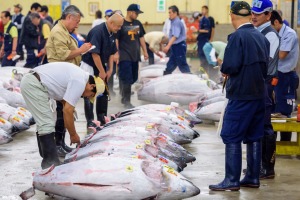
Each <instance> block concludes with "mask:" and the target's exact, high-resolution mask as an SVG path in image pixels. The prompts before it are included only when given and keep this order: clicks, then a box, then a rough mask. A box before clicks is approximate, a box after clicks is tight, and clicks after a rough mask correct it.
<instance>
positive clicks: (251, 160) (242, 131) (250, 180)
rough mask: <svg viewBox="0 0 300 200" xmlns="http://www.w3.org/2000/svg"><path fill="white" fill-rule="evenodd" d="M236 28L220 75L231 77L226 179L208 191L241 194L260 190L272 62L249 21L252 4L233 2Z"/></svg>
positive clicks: (224, 135) (266, 46)
mask: <svg viewBox="0 0 300 200" xmlns="http://www.w3.org/2000/svg"><path fill="white" fill-rule="evenodd" d="M230 17H231V23H232V25H233V27H234V28H235V29H236V31H235V32H233V33H232V34H230V35H229V36H228V44H227V47H226V50H225V55H224V61H223V64H222V66H221V72H222V73H223V74H224V75H226V76H227V77H228V80H227V83H226V98H228V99H229V101H228V105H227V107H226V109H225V114H224V120H223V127H222V131H221V137H222V140H223V143H224V144H225V178H224V180H223V181H222V182H221V183H219V184H216V185H210V186H209V189H211V190H215V191H225V190H231V191H238V190H239V189H240V186H251V187H255V188H258V187H259V186H260V183H259V171H260V161H261V142H260V140H261V138H262V136H263V126H264V123H263V121H264V120H263V119H264V112H265V103H264V98H265V85H264V79H265V77H266V76H267V69H268V60H269V45H270V44H269V42H268V40H267V39H266V38H265V37H264V36H263V35H262V34H261V33H260V32H258V31H257V30H256V29H255V28H254V26H253V25H252V24H251V23H250V22H249V21H250V19H251V8H250V5H249V4H248V3H247V2H245V1H234V2H233V4H232V7H231V10H230ZM241 142H243V143H246V144H247V165H248V169H247V174H246V176H245V178H244V179H243V180H242V181H240V176H241V170H242V149H241Z"/></svg>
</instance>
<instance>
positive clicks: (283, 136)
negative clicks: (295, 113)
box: [280, 132, 292, 142]
mask: <svg viewBox="0 0 300 200" xmlns="http://www.w3.org/2000/svg"><path fill="white" fill-rule="evenodd" d="M291 139H292V133H291V132H280V141H288V142H290V141H291Z"/></svg>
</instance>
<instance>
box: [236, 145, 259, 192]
mask: <svg viewBox="0 0 300 200" xmlns="http://www.w3.org/2000/svg"><path fill="white" fill-rule="evenodd" d="M260 167H261V142H260V141H259V142H253V143H249V144H247V172H246V175H245V177H244V178H243V180H241V182H240V185H241V187H251V188H259V186H260V182H259V174H260Z"/></svg>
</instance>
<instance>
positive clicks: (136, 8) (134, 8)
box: [127, 3, 144, 14]
mask: <svg viewBox="0 0 300 200" xmlns="http://www.w3.org/2000/svg"><path fill="white" fill-rule="evenodd" d="M127 11H135V12H137V13H138V14H140V13H144V12H143V11H141V10H140V5H139V4H134V3H133V4H130V5H129V6H128V8H127Z"/></svg>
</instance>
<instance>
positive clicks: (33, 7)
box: [30, 2, 42, 10]
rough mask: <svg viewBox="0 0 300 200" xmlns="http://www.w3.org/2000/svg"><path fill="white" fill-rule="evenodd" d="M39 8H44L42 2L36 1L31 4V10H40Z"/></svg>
mask: <svg viewBox="0 0 300 200" xmlns="http://www.w3.org/2000/svg"><path fill="white" fill-rule="evenodd" d="M39 8H42V6H41V4H39V3H37V2H35V3H33V4H31V7H30V10H32V9H34V10H38V9H39Z"/></svg>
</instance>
